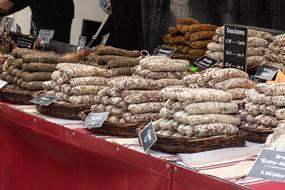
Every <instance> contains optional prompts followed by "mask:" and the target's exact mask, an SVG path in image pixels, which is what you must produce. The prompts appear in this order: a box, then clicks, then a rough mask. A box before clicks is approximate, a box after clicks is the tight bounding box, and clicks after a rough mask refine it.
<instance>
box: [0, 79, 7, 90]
mask: <svg viewBox="0 0 285 190" xmlns="http://www.w3.org/2000/svg"><path fill="white" fill-rule="evenodd" d="M7 84H8V82H6V81H4V80H0V89H2V88H4V87H5V86H6V85H7Z"/></svg>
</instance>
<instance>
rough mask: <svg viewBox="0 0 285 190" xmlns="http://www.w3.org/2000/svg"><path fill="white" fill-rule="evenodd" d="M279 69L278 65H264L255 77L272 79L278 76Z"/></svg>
mask: <svg viewBox="0 0 285 190" xmlns="http://www.w3.org/2000/svg"><path fill="white" fill-rule="evenodd" d="M278 70H279V69H278V68H276V67H272V66H268V65H262V66H261V67H260V68H259V69H258V71H257V72H256V74H255V78H258V79H261V80H267V81H271V80H273V78H274V77H275V76H276V74H277V72H278Z"/></svg>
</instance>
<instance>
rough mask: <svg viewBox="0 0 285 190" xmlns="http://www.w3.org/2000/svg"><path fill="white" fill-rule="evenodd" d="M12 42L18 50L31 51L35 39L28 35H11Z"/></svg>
mask: <svg viewBox="0 0 285 190" xmlns="http://www.w3.org/2000/svg"><path fill="white" fill-rule="evenodd" d="M11 35H12V41H13V42H14V43H16V44H17V47H19V48H28V49H33V47H34V43H35V38H34V37H33V36H29V35H23V34H21V33H14V32H13V33H11Z"/></svg>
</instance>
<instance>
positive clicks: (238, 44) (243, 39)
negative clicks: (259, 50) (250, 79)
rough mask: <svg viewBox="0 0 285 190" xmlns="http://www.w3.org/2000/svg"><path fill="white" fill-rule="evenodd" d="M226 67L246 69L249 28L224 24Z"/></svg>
mask: <svg viewBox="0 0 285 190" xmlns="http://www.w3.org/2000/svg"><path fill="white" fill-rule="evenodd" d="M224 30H225V31H224V65H223V67H224V68H235V69H240V70H243V71H246V57H247V54H246V51H247V28H245V27H239V26H232V25H225V26H224Z"/></svg>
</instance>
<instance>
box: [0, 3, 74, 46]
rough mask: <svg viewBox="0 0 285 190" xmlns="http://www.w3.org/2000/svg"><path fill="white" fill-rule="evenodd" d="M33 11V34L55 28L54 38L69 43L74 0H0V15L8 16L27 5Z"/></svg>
mask: <svg viewBox="0 0 285 190" xmlns="http://www.w3.org/2000/svg"><path fill="white" fill-rule="evenodd" d="M28 6H29V7H30V8H31V11H32V21H31V34H34V35H37V33H38V32H39V30H40V29H51V30H55V34H54V37H53V39H54V40H57V41H61V42H66V43H69V40H70V30H71V24H72V20H73V18H74V3H73V0H0V16H6V15H10V14H13V13H15V12H17V11H20V10H22V9H24V8H26V7H28Z"/></svg>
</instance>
